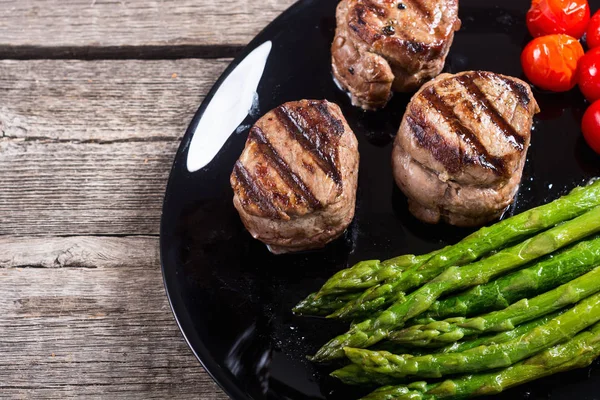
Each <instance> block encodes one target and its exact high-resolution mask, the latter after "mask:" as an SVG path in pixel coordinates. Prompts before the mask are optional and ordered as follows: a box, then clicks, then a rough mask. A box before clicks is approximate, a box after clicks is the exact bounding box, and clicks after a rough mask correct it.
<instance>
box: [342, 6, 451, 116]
mask: <svg viewBox="0 0 600 400" xmlns="http://www.w3.org/2000/svg"><path fill="white" fill-rule="evenodd" d="M336 18H337V29H336V33H335V38H334V41H333V44H332V46H331V53H332V65H333V73H334V76H335V78H336V80H337V81H338V82H339V84H340V85H341V86H342V88H343V89H345V90H348V91H349V92H350V94H351V96H352V103H353V104H354V105H356V106H360V107H362V108H364V109H376V108H380V107H383V106H385V104H386V103H387V102H388V100H389V99H390V97H391V94H392V90H394V91H397V92H410V91H413V90H416V89H418V88H419V87H420V86H421V85H422V84H423V83H424V82H426V81H427V80H429V79H431V78H433V77H435V76H437V75H438V74H439V73H440V72H441V71H442V69H443V67H444V63H445V61H446V56H447V55H448V51H449V50H450V46H451V45H452V41H453V40H454V32H455V31H457V30H458V29H459V28H460V20H459V19H458V0H342V1H341V2H340V4H339V5H338V8H337V13H336Z"/></svg>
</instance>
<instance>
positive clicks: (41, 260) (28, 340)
mask: <svg viewBox="0 0 600 400" xmlns="http://www.w3.org/2000/svg"><path fill="white" fill-rule="evenodd" d="M0 254H1V256H0V292H1V293H2V296H0V307H1V308H2V313H1V315H0V332H2V333H3V334H2V335H0V352H1V353H2V357H0V396H1V397H2V398H9V397H12V398H81V397H86V398H88V397H94V398H111V399H116V398H119V399H121V398H122V399H131V398H139V399H149V398H157V399H164V398H176V399H184V398H190V399H192V398H202V399H211V400H218V399H219V400H222V399H226V398H227V397H226V396H225V395H224V394H222V392H221V391H220V389H219V388H218V387H217V386H216V385H215V384H214V383H213V382H212V380H211V379H210V377H208V375H207V374H206V373H204V372H203V371H202V368H201V366H200V364H199V363H198V362H197V361H196V359H195V358H194V357H193V355H192V353H191V352H190V350H189V349H188V348H187V345H186V344H185V342H184V341H183V339H182V337H181V334H180V332H179V330H178V328H177V325H176V324H175V321H174V320H173V316H172V314H171V310H170V308H169V305H168V303H167V298H166V296H165V292H164V288H163V284H162V278H161V273H160V267H159V261H158V239H156V238H152V237H122V238H90V237H68V238H24V237H17V238H15V237H10V236H4V237H0Z"/></svg>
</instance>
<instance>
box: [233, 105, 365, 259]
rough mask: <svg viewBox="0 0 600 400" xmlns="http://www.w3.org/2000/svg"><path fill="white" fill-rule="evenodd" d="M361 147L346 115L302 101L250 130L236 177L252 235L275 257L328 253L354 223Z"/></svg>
mask: <svg viewBox="0 0 600 400" xmlns="http://www.w3.org/2000/svg"><path fill="white" fill-rule="evenodd" d="M357 177H358V143H357V141H356V137H355V136H354V133H353V132H352V130H351V129H350V127H349V126H348V124H347V123H346V121H345V119H344V117H343V115H342V113H341V110H340V109H339V107H338V106H337V105H335V104H332V103H329V102H327V101H314V100H301V101H298V102H290V103H286V104H283V105H281V106H279V107H277V108H275V109H274V110H272V111H270V112H268V113H267V114H266V115H265V116H263V117H262V118H261V119H260V120H258V121H257V123H256V124H255V125H254V126H253V127H252V129H251V130H250V133H249V135H248V140H247V142H246V147H245V148H244V151H243V153H242V155H241V156H240V158H239V160H238V161H237V162H236V164H235V166H234V169H233V173H232V174H231V186H232V188H233V190H234V200H233V202H234V205H235V207H236V208H237V210H238V212H239V213H240V216H241V218H242V221H243V223H244V225H245V226H246V228H247V229H248V231H250V233H251V234H252V235H253V236H254V237H255V238H256V239H259V240H261V241H263V242H264V243H266V244H267V245H269V248H270V250H271V251H272V252H274V253H285V252H289V251H299V250H306V249H312V248H318V247H322V246H324V245H325V244H327V243H328V242H330V241H331V240H333V239H335V238H336V237H337V236H339V235H340V234H341V233H342V232H343V231H344V230H345V229H346V227H347V226H348V225H349V224H350V222H351V221H352V218H353V217H354V206H355V202H356V185H357Z"/></svg>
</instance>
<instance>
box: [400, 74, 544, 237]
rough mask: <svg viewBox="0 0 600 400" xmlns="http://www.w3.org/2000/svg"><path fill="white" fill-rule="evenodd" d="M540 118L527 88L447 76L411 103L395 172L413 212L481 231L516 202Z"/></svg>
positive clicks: (495, 78)
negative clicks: (533, 130)
mask: <svg viewBox="0 0 600 400" xmlns="http://www.w3.org/2000/svg"><path fill="white" fill-rule="evenodd" d="M537 112H539V108H538V105H537V103H536V101H535V99H534V97H533V93H532V92H531V89H530V88H529V86H528V85H527V84H526V83H525V82H523V81H521V80H519V79H516V78H512V77H507V76H503V75H498V74H494V73H491V72H481V71H479V72H473V71H470V72H463V73H460V74H457V75H449V74H442V75H440V76H439V77H438V78H436V79H434V80H433V81H431V82H428V83H426V84H425V85H423V87H422V88H421V89H420V90H419V91H418V92H417V93H416V94H415V96H414V97H413V98H412V100H411V102H410V103H409V105H408V107H407V110H406V113H405V115H404V118H403V120H402V124H401V126H400V130H399V132H398V135H397V137H396V140H395V142H394V150H393V156H392V164H393V170H394V177H395V180H396V183H397V184H398V186H399V187H400V188H401V189H402V191H403V192H404V193H405V194H406V196H407V197H408V200H409V208H410V211H411V212H412V213H413V214H414V215H415V216H416V217H417V218H419V219H421V220H422V221H425V222H429V223H437V222H439V221H440V220H443V221H446V222H448V223H450V224H452V225H457V226H477V225H481V224H484V223H486V222H488V221H491V220H493V219H495V218H498V217H500V215H501V214H502V212H503V211H504V210H505V209H506V207H507V206H508V205H510V204H511V203H512V201H513V200H514V196H515V194H516V192H517V190H518V187H519V183H520V181H521V175H522V172H523V167H524V164H525V158H526V155H527V150H528V147H529V143H530V138H531V126H532V123H533V116H534V114H535V113H537Z"/></svg>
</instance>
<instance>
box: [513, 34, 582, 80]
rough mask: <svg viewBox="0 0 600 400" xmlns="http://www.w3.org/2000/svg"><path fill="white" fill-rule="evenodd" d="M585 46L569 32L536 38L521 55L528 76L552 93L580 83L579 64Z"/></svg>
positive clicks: (524, 70)
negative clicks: (568, 34)
mask: <svg viewBox="0 0 600 400" xmlns="http://www.w3.org/2000/svg"><path fill="white" fill-rule="evenodd" d="M582 56H583V47H582V46H581V43H579V41H578V40H577V39H575V38H572V37H571V36H567V35H548V36H542V37H539V38H535V39H533V40H532V41H531V42H529V44H528V45H527V46H526V47H525V49H524V50H523V53H522V54H521V65H522V66H523V72H525V76H527V79H529V80H530V81H531V83H533V84H534V85H535V86H537V87H539V88H541V89H545V90H551V91H553V92H566V91H568V90H571V89H573V87H575V85H576V84H577V63H578V62H579V59H580V58H581V57H582Z"/></svg>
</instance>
